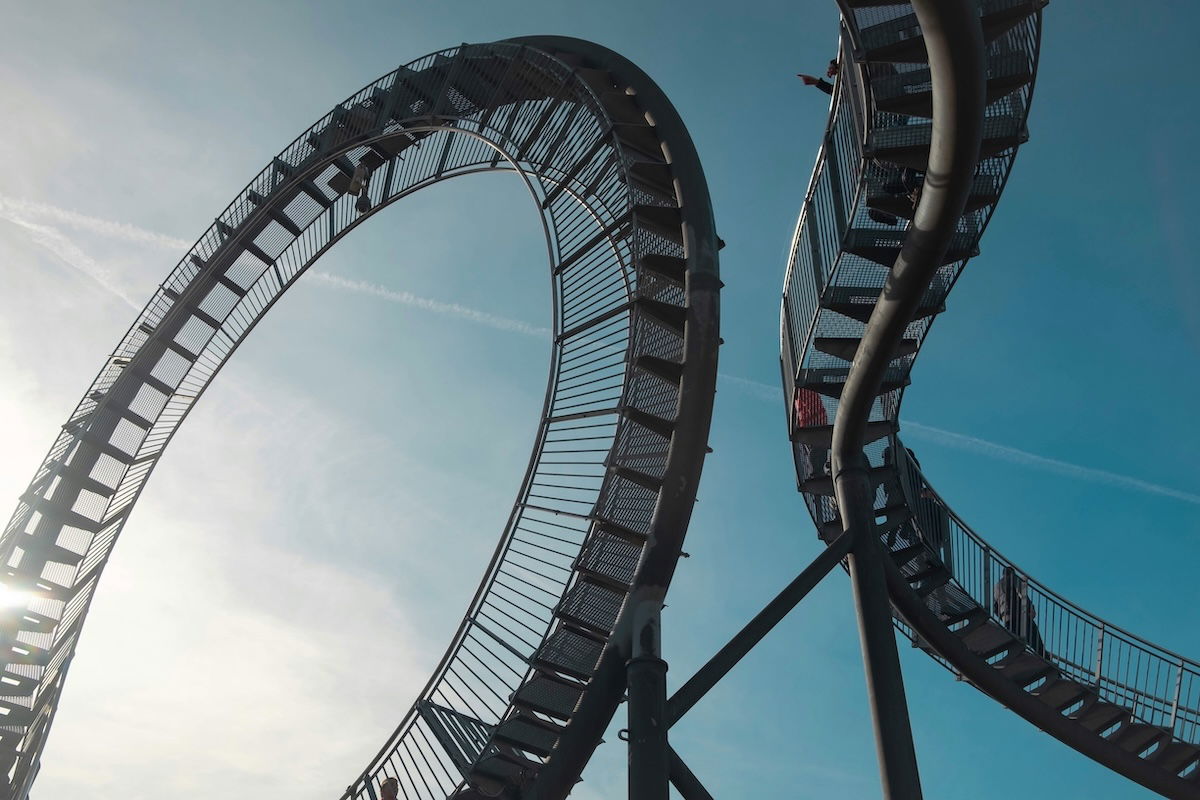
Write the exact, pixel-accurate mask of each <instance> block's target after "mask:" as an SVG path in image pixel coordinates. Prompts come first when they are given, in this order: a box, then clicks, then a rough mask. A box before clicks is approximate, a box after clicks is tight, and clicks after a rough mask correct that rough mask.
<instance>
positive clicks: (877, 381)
mask: <svg viewBox="0 0 1200 800" xmlns="http://www.w3.org/2000/svg"><path fill="white" fill-rule="evenodd" d="M913 8H914V9H915V10H916V14H917V19H918V22H919V24H920V28H921V32H922V34H923V37H924V39H925V50H926V55H927V58H928V62H929V71H930V78H931V79H930V83H931V87H930V95H931V98H930V100H931V103H930V105H931V106H932V116H933V122H932V126H931V142H930V146H929V155H928V162H927V164H926V168H925V181H924V190H923V191H922V193H921V196H920V199H919V202H918V203H917V205H916V209H915V211H914V214H913V222H912V225H911V226H910V227H909V229H908V235H907V236H906V237H905V238H904V244H903V246H902V247H901V249H900V253H899V254H898V255H897V257H896V261H895V263H894V264H893V266H892V268H891V271H890V272H889V273H888V275H887V278H886V281H885V282H884V286H883V291H882V292H881V293H880V296H879V300H878V301H877V302H876V303H875V308H874V310H873V311H872V312H871V316H870V318H869V319H868V320H867V325H866V328H865V329H864V330H863V333H862V337H861V339H860V340H859V342H858V347H857V350H856V351H855V353H854V357H853V362H852V363H851V366H850V370H849V372H848V373H847V375H846V380H845V383H844V384H843V386H842V392H841V402H840V403H839V404H838V408H837V416H836V418H835V420H834V424H833V431H832V433H831V447H830V456H831V476H832V477H833V484H834V485H833V489H834V493H835V495H836V497H837V501H838V504H839V506H840V508H841V509H842V525H843V529H844V533H843V535H844V536H848V537H851V541H852V544H853V549H852V550H851V551H850V555H849V557H848V559H847V564H848V567H849V571H850V578H851V580H852V582H853V586H854V597H855V606H856V609H857V612H858V625H859V634H860V637H861V640H862V650H863V662H864V669H865V671H866V676H867V687H868V696H869V699H870V703H871V709H872V717H873V719H874V725H875V734H876V743H877V748H878V752H879V761H880V765H881V774H882V777H883V782H884V796H885V797H906V798H918V797H920V796H921V788H920V778H919V776H918V772H917V763H916V753H915V752H914V751H913V742H912V730H911V728H910V726H909V722H908V707H907V702H906V699H905V694H904V682H903V680H902V677H901V673H900V661H899V656H898V655H897V653H896V643H895V640H894V638H893V637H892V635H891V630H890V627H891V614H890V612H889V609H888V601H887V597H886V594H885V590H886V584H885V582H884V580H883V577H884V576H883V570H882V564H883V560H884V555H883V553H882V552H881V551H880V548H879V542H878V540H877V539H875V537H873V536H872V535H871V533H872V529H873V528H874V523H875V519H874V516H875V515H874V498H873V497H872V491H871V490H872V488H873V487H872V485H871V477H870V474H869V467H870V464H869V462H868V461H867V457H866V454H865V453H864V452H863V449H862V448H863V445H864V444H865V441H866V435H867V421H868V418H869V417H870V414H871V406H872V405H873V402H874V399H875V397H876V396H878V394H879V392H880V385H881V384H882V383H883V377H884V373H885V372H886V371H887V367H888V364H889V363H890V362H891V361H892V358H893V354H894V353H895V351H896V347H897V345H898V344H899V342H900V340H901V339H902V338H903V337H904V332H905V329H906V328H907V327H908V324H909V322H911V321H912V318H913V314H914V312H915V311H916V309H917V306H918V304H919V303H920V300H921V296H922V295H923V294H924V293H925V291H926V290H927V289H928V287H929V282H930V281H931V280H933V278H934V275H935V274H936V273H937V270H938V268H939V267H940V266H941V264H942V261H943V260H944V258H945V255H946V251H947V249H948V248H949V246H950V241H951V239H952V238H953V236H954V233H955V229H956V227H957V222H958V219H959V218H960V217H961V216H962V214H963V210H964V209H965V207H966V203H967V196H968V194H969V192H970V188H971V180H972V177H973V175H974V172H975V167H976V164H977V162H978V161H979V141H980V135H981V131H982V127H983V107H984V83H985V81H984V58H983V31H982V27H981V25H980V22H979V19H978V15H977V14H976V13H975V11H976V9H975V8H974V6H973V3H972V2H971V0H936V2H935V1H934V0H913Z"/></svg>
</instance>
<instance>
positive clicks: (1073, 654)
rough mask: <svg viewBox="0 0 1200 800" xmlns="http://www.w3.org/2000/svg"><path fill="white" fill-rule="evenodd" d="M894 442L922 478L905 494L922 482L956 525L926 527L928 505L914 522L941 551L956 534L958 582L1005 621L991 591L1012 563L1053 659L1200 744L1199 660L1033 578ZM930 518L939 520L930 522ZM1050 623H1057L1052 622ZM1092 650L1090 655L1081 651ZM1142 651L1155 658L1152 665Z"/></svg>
mask: <svg viewBox="0 0 1200 800" xmlns="http://www.w3.org/2000/svg"><path fill="white" fill-rule="evenodd" d="M895 442H896V444H895V445H894V446H893V450H892V452H893V453H899V454H900V457H899V463H901V464H907V466H906V467H902V469H909V470H911V472H912V474H913V476H914V477H916V478H917V479H918V480H919V481H920V483H919V484H918V483H917V481H910V483H909V484H908V485H907V486H906V492H907V491H908V487H911V486H913V485H920V486H921V487H922V491H923V492H924V494H923V497H924V498H926V499H928V500H930V501H932V502H933V503H934V504H936V507H937V510H939V511H941V512H944V513H945V515H946V521H947V522H948V523H949V524H950V526H951V529H950V530H949V531H946V532H945V533H941V532H937V533H933V532H930V531H925V530H923V528H925V527H927V526H928V525H929V524H930V522H931V521H930V520H929V512H928V510H923V511H921V512H919V513H918V514H917V515H916V517H915V519H914V521H913V527H914V529H915V530H916V531H917V532H918V534H919V535H920V537H921V539H922V540H923V541H925V542H926V545H927V546H929V547H931V549H937V550H939V552H940V554H942V555H944V554H945V552H946V551H945V549H944V548H939V547H938V545H939V540H940V539H943V538H944V536H945V535H947V534H948V535H949V536H950V537H951V538H952V543H951V545H950V548H949V554H950V558H949V562H948V563H947V564H946V566H947V567H948V568H949V570H950V572H951V574H952V575H953V576H954V583H955V585H956V586H958V587H959V588H960V589H962V590H963V591H965V592H966V593H967V594H968V595H970V596H971V597H972V598H973V599H974V600H975V601H976V602H978V603H979V605H980V606H981V607H983V608H985V609H988V612H989V614H990V615H991V616H993V618H996V619H998V620H999V617H998V616H997V615H996V614H995V612H994V609H993V608H992V606H993V602H992V597H991V596H990V591H991V589H992V586H993V585H994V576H995V575H998V574H1003V571H1004V569H1005V568H1006V567H1011V568H1012V569H1013V572H1014V574H1015V575H1016V576H1017V578H1018V580H1019V581H1021V582H1022V583H1025V584H1027V586H1028V595H1029V597H1030V599H1031V602H1032V603H1033V606H1034V608H1036V609H1037V619H1038V620H1041V621H1040V622H1037V626H1038V631H1039V634H1040V637H1041V639H1042V640H1043V642H1044V646H1045V650H1046V653H1047V656H1048V657H1049V658H1050V660H1051V661H1052V662H1053V663H1054V664H1055V665H1057V666H1059V667H1060V668H1062V671H1063V672H1065V673H1067V674H1071V675H1073V676H1074V677H1076V678H1078V679H1079V680H1080V681H1081V682H1085V683H1089V684H1091V685H1094V686H1096V687H1097V689H1098V690H1099V691H1100V692H1101V694H1102V695H1103V694H1105V693H1108V694H1109V695H1111V696H1112V697H1113V699H1114V700H1115V702H1117V703H1119V704H1120V705H1123V706H1126V707H1130V708H1131V710H1132V711H1133V712H1134V715H1135V716H1137V717H1139V719H1141V720H1142V721H1143V722H1146V723H1148V724H1152V725H1160V726H1162V727H1165V728H1168V729H1170V730H1171V731H1172V733H1173V734H1174V735H1175V736H1176V738H1178V739H1181V740H1183V741H1189V742H1193V743H1196V744H1200V662H1197V661H1195V660H1193V659H1189V658H1187V657H1185V656H1183V655H1180V654H1179V653H1176V652H1174V651H1171V650H1168V649H1167V648H1164V647H1161V646H1159V645H1157V644H1154V643H1153V642H1150V641H1149V640H1147V639H1144V638H1143V637H1141V636H1138V635H1137V634H1135V633H1133V632H1131V631H1129V630H1128V629H1127V628H1124V627H1121V626H1119V625H1116V624H1114V623H1112V622H1110V621H1108V620H1106V619H1103V618H1102V617H1098V616H1096V615H1095V614H1092V613H1091V612H1089V611H1087V610H1086V609H1084V608H1082V607H1080V606H1079V605H1077V604H1076V603H1073V602H1072V601H1070V600H1068V599H1067V598H1065V597H1063V596H1062V595H1061V594H1059V593H1058V592H1055V591H1054V590H1053V589H1050V588H1049V587H1048V586H1046V584H1044V583H1042V582H1041V581H1038V580H1036V579H1034V578H1032V577H1031V576H1030V575H1029V573H1028V572H1026V571H1025V570H1023V569H1020V568H1019V567H1017V565H1016V564H1015V563H1013V562H1012V561H1011V560H1010V559H1008V558H1006V557H1005V556H1003V555H1001V554H1000V553H999V552H998V551H997V550H996V548H994V547H993V546H992V545H990V544H989V543H988V542H987V541H986V540H984V539H983V537H982V536H980V535H979V534H978V533H976V532H975V531H974V530H973V529H972V528H971V527H970V526H969V525H968V524H967V523H966V522H965V521H964V520H963V519H962V517H960V516H959V515H958V514H957V513H956V512H955V511H954V510H953V509H952V508H950V507H949V505H947V504H946V501H945V500H944V499H943V498H942V496H941V495H940V494H938V493H937V491H936V490H935V489H934V488H933V487H932V486H931V485H930V484H929V481H928V479H927V478H926V477H925V474H924V472H922V471H921V469H920V466H919V465H917V464H916V463H915V462H913V461H912V460H911V459H909V458H908V457H907V455H905V449H904V447H903V445H902V444H900V443H899V439H898V438H897V439H895ZM908 503H909V504H910V507H913V508H918V507H919V504H920V499H919V498H908ZM932 524H934V525H937V524H938V523H937V521H932ZM955 534H957V536H955ZM980 579H981V580H980ZM1046 621H1051V622H1052V624H1049V625H1048V624H1046ZM1001 622H1002V621H1001ZM1130 648H1132V649H1133V650H1135V651H1136V656H1137V657H1134V658H1131V657H1130V654H1129V653H1127V652H1125V650H1127V649H1130ZM1089 653H1090V654H1091V657H1090V658H1086V659H1085V658H1080V657H1079V656H1080V655H1087V654H1089ZM1143 656H1144V657H1146V658H1149V659H1152V660H1153V661H1152V662H1151V663H1146V658H1143ZM1131 662H1132V663H1133V664H1134V669H1133V675H1132V678H1131V677H1130V676H1129V675H1125V674H1124V672H1126V671H1129V670H1128V668H1127V667H1125V668H1123V666H1122V665H1128V664H1130V663H1131ZM1114 664H1115V665H1116V666H1115V667H1114V666H1113V665H1114ZM1139 676H1155V677H1156V678H1157V679H1158V680H1156V681H1155V682H1154V685H1147V683H1148V681H1140V682H1139V681H1138V680H1137V678H1138V677H1139ZM1160 688H1161V691H1160V690H1159V689H1160ZM1139 710H1141V712H1140V713H1139Z"/></svg>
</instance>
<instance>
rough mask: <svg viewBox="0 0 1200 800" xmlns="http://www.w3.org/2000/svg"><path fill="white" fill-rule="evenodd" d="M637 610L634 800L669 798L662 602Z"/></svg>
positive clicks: (632, 675) (632, 668)
mask: <svg viewBox="0 0 1200 800" xmlns="http://www.w3.org/2000/svg"><path fill="white" fill-rule="evenodd" d="M635 597H636V594H635ZM631 599H632V598H631ZM632 611H633V646H632V651H631V652H632V657H631V658H630V659H629V663H628V664H627V665H626V673H625V674H626V678H627V680H628V681H629V800H668V794H669V791H670V789H669V783H670V764H671V755H670V748H669V747H668V746H667V662H665V661H663V660H662V634H661V621H662V599H661V598H655V597H642V598H639V599H638V600H637V601H636V605H634V606H633V608H632Z"/></svg>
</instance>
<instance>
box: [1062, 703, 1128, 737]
mask: <svg viewBox="0 0 1200 800" xmlns="http://www.w3.org/2000/svg"><path fill="white" fill-rule="evenodd" d="M1067 717H1068V718H1069V719H1073V720H1075V721H1076V722H1078V723H1079V724H1080V725H1082V726H1083V727H1085V728H1087V729H1088V730H1089V731H1094V732H1095V733H1101V732H1102V731H1104V730H1106V729H1108V728H1110V727H1111V726H1112V725H1114V724H1115V723H1117V722H1121V721H1122V720H1126V721H1127V720H1128V719H1129V712H1128V711H1127V710H1125V709H1124V708H1122V707H1121V706H1118V705H1113V704H1112V703H1108V702H1105V701H1104V700H1096V701H1094V702H1091V703H1084V705H1083V707H1082V708H1080V709H1079V710H1078V711H1074V712H1072V713H1070V714H1068V715H1067Z"/></svg>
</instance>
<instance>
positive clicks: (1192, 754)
mask: <svg viewBox="0 0 1200 800" xmlns="http://www.w3.org/2000/svg"><path fill="white" fill-rule="evenodd" d="M1197 759H1200V745H1194V744H1191V743H1189V742H1180V741H1172V742H1170V743H1168V744H1167V745H1165V746H1164V747H1160V748H1159V749H1158V752H1156V753H1155V754H1154V755H1152V756H1151V757H1150V762H1151V763H1152V764H1154V765H1156V766H1159V767H1162V768H1163V769H1165V770H1166V771H1167V772H1171V773H1174V774H1176V775H1178V774H1179V773H1180V772H1183V771H1184V770H1185V769H1187V768H1188V767H1189V766H1191V764H1192V763H1194V762H1195V761H1196V760H1197ZM1198 771H1200V770H1198Z"/></svg>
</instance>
